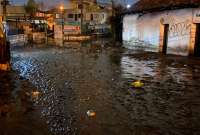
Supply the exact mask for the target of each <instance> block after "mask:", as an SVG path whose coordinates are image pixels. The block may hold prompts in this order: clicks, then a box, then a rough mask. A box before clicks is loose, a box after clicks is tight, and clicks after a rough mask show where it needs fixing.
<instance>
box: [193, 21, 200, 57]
mask: <svg viewBox="0 0 200 135" xmlns="http://www.w3.org/2000/svg"><path fill="white" fill-rule="evenodd" d="M196 26H197V27H196V35H195V46H194V56H197V57H200V24H197V25H196Z"/></svg>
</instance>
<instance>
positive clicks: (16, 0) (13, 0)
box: [10, 0, 135, 6]
mask: <svg viewBox="0 0 200 135" xmlns="http://www.w3.org/2000/svg"><path fill="white" fill-rule="evenodd" d="M26 1H27V0H10V2H11V4H17V5H23V4H24V3H26ZM36 1H37V0H36ZM42 1H43V2H44V3H45V2H48V4H49V3H50V5H49V6H51V4H52V5H55V3H62V2H63V1H64V0H42ZM50 1H51V2H50ZM65 1H66V0H65ZM105 1H107V0H105ZM117 1H120V0H116V2H117ZM121 1H125V3H127V4H132V3H133V2H134V1H135V0H121Z"/></svg>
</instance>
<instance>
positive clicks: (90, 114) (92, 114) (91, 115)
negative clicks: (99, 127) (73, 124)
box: [87, 110, 96, 117]
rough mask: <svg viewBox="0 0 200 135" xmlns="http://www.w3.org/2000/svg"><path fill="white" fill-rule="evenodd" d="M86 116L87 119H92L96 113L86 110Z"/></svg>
mask: <svg viewBox="0 0 200 135" xmlns="http://www.w3.org/2000/svg"><path fill="white" fill-rule="evenodd" d="M87 115H88V116H89V117H94V116H96V112H95V111H94V110H88V111H87Z"/></svg>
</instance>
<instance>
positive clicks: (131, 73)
mask: <svg viewBox="0 0 200 135" xmlns="http://www.w3.org/2000/svg"><path fill="white" fill-rule="evenodd" d="M151 66H152V67H155V66H157V62H155V61H138V60H137V59H134V58H130V57H128V56H125V57H122V59H121V68H122V76H123V77H124V78H135V77H138V79H142V78H141V77H143V76H155V74H156V73H155V71H154V69H153V68H151Z"/></svg>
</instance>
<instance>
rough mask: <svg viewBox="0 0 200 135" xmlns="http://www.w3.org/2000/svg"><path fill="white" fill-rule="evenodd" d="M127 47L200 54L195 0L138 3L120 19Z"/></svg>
mask: <svg viewBox="0 0 200 135" xmlns="http://www.w3.org/2000/svg"><path fill="white" fill-rule="evenodd" d="M123 23H124V26H123V28H124V29H123V41H124V45H125V46H126V47H128V48H134V49H138V48H140V49H143V50H146V51H154V52H163V53H167V54H176V55H184V56H188V55H193V54H194V55H197V56H199V55H200V1H199V0H140V1H139V2H137V3H136V4H135V5H133V6H132V8H131V9H130V12H129V13H127V14H126V15H125V16H124V20H123Z"/></svg>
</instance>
